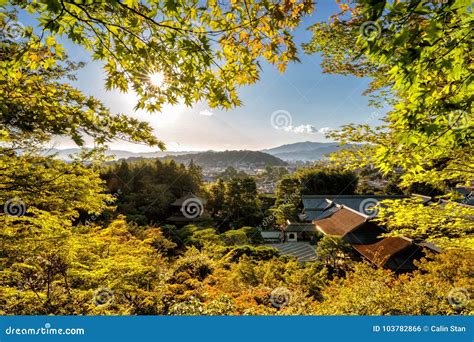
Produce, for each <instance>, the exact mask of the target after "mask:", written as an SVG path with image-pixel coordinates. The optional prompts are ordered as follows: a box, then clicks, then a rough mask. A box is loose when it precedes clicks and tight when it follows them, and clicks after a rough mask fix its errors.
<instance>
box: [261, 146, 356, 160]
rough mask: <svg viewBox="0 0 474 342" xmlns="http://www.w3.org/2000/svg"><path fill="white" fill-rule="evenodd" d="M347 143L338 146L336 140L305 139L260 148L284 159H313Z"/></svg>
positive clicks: (339, 148) (341, 147)
mask: <svg viewBox="0 0 474 342" xmlns="http://www.w3.org/2000/svg"><path fill="white" fill-rule="evenodd" d="M347 146H349V145H345V146H340V145H339V143H337V142H329V143H324V142H312V141H305V142H299V143H294V144H287V145H281V146H277V147H274V148H269V149H265V150H262V152H265V153H268V154H271V155H272V156H275V157H277V158H280V159H282V160H285V161H296V160H302V161H313V160H321V159H324V158H325V157H326V156H327V155H329V154H330V153H333V152H336V151H338V150H341V149H343V148H346V147H347Z"/></svg>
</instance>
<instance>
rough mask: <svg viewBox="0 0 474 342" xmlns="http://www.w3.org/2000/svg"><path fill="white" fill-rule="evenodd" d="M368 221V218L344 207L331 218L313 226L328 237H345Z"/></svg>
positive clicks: (316, 221) (316, 222) (315, 222)
mask: <svg viewBox="0 0 474 342" xmlns="http://www.w3.org/2000/svg"><path fill="white" fill-rule="evenodd" d="M366 220H367V216H364V215H362V214H359V213H356V212H354V211H353V210H350V209H348V208H344V207H342V208H339V210H337V211H336V212H334V213H333V214H332V215H331V216H329V217H326V218H323V219H320V220H315V221H313V224H315V225H316V228H317V229H318V230H320V231H321V232H323V233H324V234H326V235H332V236H339V237H343V236H344V235H346V234H347V233H349V232H351V231H352V230H354V229H355V228H357V227H358V226H360V225H361V224H362V223H364V222H365V221H366Z"/></svg>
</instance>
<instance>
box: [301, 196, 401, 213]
mask: <svg viewBox="0 0 474 342" xmlns="http://www.w3.org/2000/svg"><path fill="white" fill-rule="evenodd" d="M402 198H406V196H389V195H385V196H381V195H332V196H331V195H304V196H302V201H303V206H304V209H305V212H307V211H308V210H312V209H313V210H314V209H320V210H322V209H324V207H327V206H329V205H330V204H331V201H332V202H334V203H336V204H340V205H344V206H346V207H348V208H351V209H354V210H357V211H360V207H361V204H362V202H363V201H364V200H368V199H373V200H377V201H383V200H387V199H402Z"/></svg>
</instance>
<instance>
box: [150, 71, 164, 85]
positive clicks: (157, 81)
mask: <svg viewBox="0 0 474 342" xmlns="http://www.w3.org/2000/svg"><path fill="white" fill-rule="evenodd" d="M148 81H149V82H150V84H151V85H152V86H154V87H157V88H163V87H164V85H165V74H164V73H163V72H161V71H154V72H152V73H150V74H149V75H148Z"/></svg>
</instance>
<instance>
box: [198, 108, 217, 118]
mask: <svg viewBox="0 0 474 342" xmlns="http://www.w3.org/2000/svg"><path fill="white" fill-rule="evenodd" d="M199 115H204V116H213V115H214V113H213V112H211V111H210V110H209V109H204V110H201V111H200V112H199Z"/></svg>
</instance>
